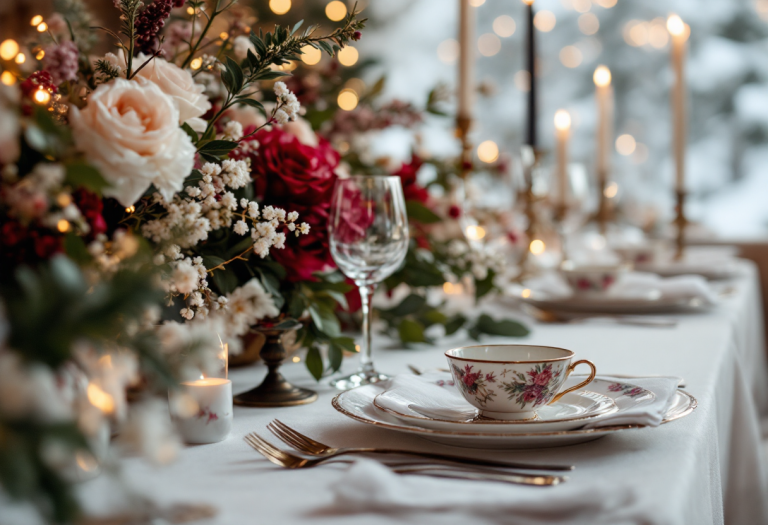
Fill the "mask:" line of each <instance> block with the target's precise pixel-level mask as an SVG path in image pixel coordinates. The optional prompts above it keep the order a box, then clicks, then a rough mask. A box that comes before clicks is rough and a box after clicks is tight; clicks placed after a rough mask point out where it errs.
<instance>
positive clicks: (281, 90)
mask: <svg viewBox="0 0 768 525" xmlns="http://www.w3.org/2000/svg"><path fill="white" fill-rule="evenodd" d="M289 94H292V93H291V92H290V91H289V90H288V86H286V85H285V82H275V96H276V97H278V98H282V97H284V96H286V95H289Z"/></svg>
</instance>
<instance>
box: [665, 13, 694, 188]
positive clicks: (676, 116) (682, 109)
mask: <svg viewBox="0 0 768 525" xmlns="http://www.w3.org/2000/svg"><path fill="white" fill-rule="evenodd" d="M667 30H668V31H669V34H670V35H671V36H672V70H673V72H674V74H675V84H674V86H673V87H672V96H671V103H672V126H673V136H674V149H675V175H676V176H675V187H676V189H677V191H680V192H682V191H685V145H686V134H687V129H688V126H687V110H686V89H685V55H686V45H687V41H688V36H689V35H690V28H689V27H688V26H687V25H686V24H685V22H683V21H682V19H681V18H680V17H679V16H677V15H670V16H669V18H667Z"/></svg>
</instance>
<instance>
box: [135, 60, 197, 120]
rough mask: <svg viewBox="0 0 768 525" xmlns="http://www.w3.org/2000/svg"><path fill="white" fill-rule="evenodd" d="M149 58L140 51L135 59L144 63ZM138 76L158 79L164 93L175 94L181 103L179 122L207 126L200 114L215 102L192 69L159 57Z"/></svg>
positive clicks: (153, 79) (156, 80)
mask: <svg viewBox="0 0 768 525" xmlns="http://www.w3.org/2000/svg"><path fill="white" fill-rule="evenodd" d="M147 58H148V57H146V56H144V55H143V54H139V56H138V57H136V60H135V61H134V63H136V64H143V63H144V62H146V61H147ZM137 67H138V66H137ZM136 78H143V79H146V80H149V81H151V82H154V83H155V84H157V85H158V87H159V88H160V89H162V90H163V93H165V94H166V95H169V96H170V97H173V100H175V101H176V103H177V104H178V106H179V124H182V123H184V122H187V123H188V124H189V125H190V126H191V127H192V128H193V129H195V130H199V131H203V130H205V126H206V123H205V121H203V120H202V119H201V118H200V117H202V116H203V115H205V113H206V112H207V111H208V110H209V109H211V103H210V102H209V101H208V97H207V96H206V95H205V86H203V85H202V84H197V83H196V82H195V79H194V78H192V74H191V73H190V72H189V71H187V70H185V69H181V68H180V67H178V66H176V65H175V64H172V63H171V62H168V61H167V60H164V59H162V58H155V59H154V60H152V61H151V62H150V63H149V64H147V65H146V66H144V67H143V68H142V69H141V70H140V71H139V72H138V74H137V75H136ZM200 128H202V129H200Z"/></svg>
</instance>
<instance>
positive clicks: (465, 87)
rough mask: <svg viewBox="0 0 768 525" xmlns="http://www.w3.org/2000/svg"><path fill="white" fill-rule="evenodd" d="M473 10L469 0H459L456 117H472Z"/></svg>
mask: <svg viewBox="0 0 768 525" xmlns="http://www.w3.org/2000/svg"><path fill="white" fill-rule="evenodd" d="M474 44H475V10H474V8H473V7H472V6H471V5H470V4H469V0H459V89H458V97H457V98H458V105H459V107H458V115H457V116H458V118H460V119H461V118H464V119H470V118H472V104H473V102H474V92H475V82H474V80H475V53H474V49H475V48H474Z"/></svg>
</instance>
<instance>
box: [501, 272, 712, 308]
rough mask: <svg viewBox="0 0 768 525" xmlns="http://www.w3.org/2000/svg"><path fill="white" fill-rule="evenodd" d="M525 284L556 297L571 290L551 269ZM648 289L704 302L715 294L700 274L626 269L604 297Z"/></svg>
mask: <svg viewBox="0 0 768 525" xmlns="http://www.w3.org/2000/svg"><path fill="white" fill-rule="evenodd" d="M525 287H526V288H530V289H531V290H533V291H534V293H535V292H540V293H545V294H547V295H552V296H556V297H563V296H569V295H571V294H572V290H571V287H570V286H568V283H566V282H565V279H563V277H562V276H561V275H559V274H557V273H553V272H550V273H546V274H543V275H540V276H537V277H534V278H532V279H529V280H528V281H526V282H525ZM652 290H658V291H659V292H660V293H661V295H662V297H664V298H666V299H670V300H675V299H680V300H684V299H699V300H701V301H702V302H703V303H704V304H708V305H712V304H715V303H717V294H715V292H714V291H713V290H712V287H711V286H710V285H709V283H708V282H707V280H706V279H704V277H702V276H700V275H680V276H676V277H667V278H664V277H660V276H658V275H656V274H653V273H643V272H629V273H626V274H623V275H621V276H619V279H618V281H616V284H614V285H613V287H612V288H610V289H609V290H608V292H607V293H606V294H605V296H604V297H637V296H638V295H642V294H646V293H648V292H649V291H652ZM515 295H519V294H515ZM600 297H602V296H600Z"/></svg>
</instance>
